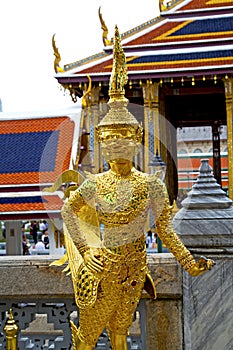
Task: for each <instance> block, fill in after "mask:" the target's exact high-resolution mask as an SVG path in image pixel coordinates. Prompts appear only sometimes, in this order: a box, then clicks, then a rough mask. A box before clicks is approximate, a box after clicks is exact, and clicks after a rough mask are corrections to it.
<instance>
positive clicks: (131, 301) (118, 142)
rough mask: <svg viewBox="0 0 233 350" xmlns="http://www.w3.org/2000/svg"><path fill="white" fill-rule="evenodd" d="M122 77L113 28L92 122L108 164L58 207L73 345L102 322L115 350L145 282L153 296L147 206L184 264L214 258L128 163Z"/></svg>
mask: <svg viewBox="0 0 233 350" xmlns="http://www.w3.org/2000/svg"><path fill="white" fill-rule="evenodd" d="M126 82H127V70H126V63H125V55H124V52H123V50H122V47H121V42H120V36H119V32H118V29H117V27H116V30H115V42H114V56H113V70H112V75H111V79H110V89H109V96H110V101H109V105H110V111H109V112H108V114H107V115H106V116H105V117H104V118H103V119H102V121H101V122H100V123H99V124H98V127H97V129H96V132H97V136H98V140H99V142H100V144H101V147H102V152H103V155H104V157H105V159H106V160H107V161H108V163H109V166H110V170H108V171H106V172H103V173H99V174H95V175H91V174H90V175H89V176H88V177H87V179H86V180H85V181H84V182H83V183H82V184H81V185H80V186H79V187H78V188H77V189H76V190H75V191H74V192H73V193H72V194H71V196H70V198H69V199H68V201H67V202H66V203H65V204H64V206H63V209H62V217H63V219H64V230H65V234H66V249H67V255H68V260H69V268H70V270H71V274H72V281H73V285H74V292H75V299H76V303H77V306H78V308H79V311H80V322H79V327H78V328H76V326H75V325H74V324H73V323H72V339H73V345H74V349H75V350H91V349H93V348H94V347H95V344H96V342H97V339H98V337H99V336H100V334H101V333H102V331H103V329H104V328H106V329H107V331H108V334H109V337H110V341H111V346H112V348H113V349H114V350H127V341H126V336H127V334H128V329H129V327H130V326H131V324H132V319H133V315H134V312H135V310H136V307H137V304H138V301H139V299H140V297H141V293H142V290H143V288H145V289H146V290H147V291H148V292H149V294H150V295H151V296H152V297H153V298H155V297H156V294H155V289H154V286H153V281H152V278H151V277H150V274H149V271H148V267H147V258H146V249H145V234H144V231H145V225H146V221H147V218H148V212H149V210H150V208H151V209H152V211H153V215H154V219H155V222H156V232H157V234H158V236H159V237H160V238H161V240H162V241H163V243H164V244H165V245H166V246H167V247H168V249H169V251H170V252H171V253H173V255H174V256H175V257H176V259H177V260H178V261H179V263H180V264H181V265H182V266H183V268H184V269H185V270H186V271H188V272H189V273H190V274H191V275H192V276H198V275H200V274H202V273H204V272H205V271H207V270H209V269H210V268H211V267H212V264H213V261H212V260H207V259H204V258H201V259H200V260H199V261H197V262H196V261H195V260H194V258H193V256H192V255H191V253H190V252H189V250H188V249H187V248H186V247H185V246H184V245H183V243H182V242H181V241H180V239H179V238H178V236H177V235H176V233H175V232H174V230H173V227H172V223H171V207H170V206H169V200H168V195H167V191H166V188H165V185H164V183H163V182H162V181H161V180H160V176H159V175H157V174H155V175H149V174H146V173H143V172H140V171H138V170H136V169H135V168H134V166H133V163H132V160H133V157H134V156H135V155H136V154H137V153H138V151H139V147H140V144H141V141H142V128H141V126H140V125H139V123H138V122H137V120H136V119H135V118H134V116H133V115H132V114H131V113H130V112H129V111H128V109H127V103H128V100H127V99H126V98H125V97H124V85H125V84H126ZM100 226H101V227H102V228H103V230H100Z"/></svg>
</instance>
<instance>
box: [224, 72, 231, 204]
mask: <svg viewBox="0 0 233 350" xmlns="http://www.w3.org/2000/svg"><path fill="white" fill-rule="evenodd" d="M224 86H225V99H226V117H227V147H228V195H229V197H230V198H231V199H232V200H233V142H232V137H233V135H232V118H233V99H232V94H233V89H232V79H225V80H224Z"/></svg>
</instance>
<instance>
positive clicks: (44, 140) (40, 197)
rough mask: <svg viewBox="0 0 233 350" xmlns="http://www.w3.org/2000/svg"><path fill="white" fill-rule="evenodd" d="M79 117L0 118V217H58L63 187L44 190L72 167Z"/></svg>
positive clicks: (3, 218) (9, 116)
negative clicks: (61, 188)
mask: <svg viewBox="0 0 233 350" xmlns="http://www.w3.org/2000/svg"><path fill="white" fill-rule="evenodd" d="M77 128H79V117H78V116H77V115H76V120H75V118H74V116H69V115H59V116H58V115H52V116H48V117H39V116H27V117H26V116H24V115H22V116H20V117H19V116H14V115H12V114H11V115H7V114H5V113H1V119H0V144H1V158H0V184H1V185H0V220H10V219H11V220H12V219H14V220H21V219H30V218H46V217H48V216H52V217H58V216H59V215H60V210H61V207H62V205H63V201H62V197H63V193H62V191H57V192H54V193H46V192H45V193H44V192H42V189H43V188H44V187H45V186H49V185H50V184H53V183H54V182H55V180H56V179H57V178H58V176H59V175H60V174H61V173H62V172H63V171H65V170H68V169H69V168H70V165H71V163H72V157H73V156H74V150H73V149H72V148H73V144H74V135H75V130H76V129H77Z"/></svg>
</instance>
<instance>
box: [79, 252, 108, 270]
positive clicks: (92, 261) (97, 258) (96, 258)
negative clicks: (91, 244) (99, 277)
mask: <svg viewBox="0 0 233 350" xmlns="http://www.w3.org/2000/svg"><path fill="white" fill-rule="evenodd" d="M83 260H84V264H85V265H86V267H87V268H88V269H89V270H90V271H91V272H92V273H98V272H101V271H103V268H104V266H103V261H102V252H101V249H97V248H90V249H89V250H88V251H87V252H85V254H84V256H83Z"/></svg>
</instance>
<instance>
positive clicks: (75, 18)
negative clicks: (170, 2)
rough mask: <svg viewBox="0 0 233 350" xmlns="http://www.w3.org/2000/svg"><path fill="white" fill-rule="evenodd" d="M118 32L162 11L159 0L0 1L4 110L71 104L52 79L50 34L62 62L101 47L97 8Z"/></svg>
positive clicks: (0, 75) (0, 87)
mask: <svg viewBox="0 0 233 350" xmlns="http://www.w3.org/2000/svg"><path fill="white" fill-rule="evenodd" d="M99 6H101V12H102V15H103V18H104V20H105V23H106V25H107V27H108V29H109V38H111V37H112V36H113V34H114V27H115V24H117V25H118V27H119V30H120V32H125V31H127V30H129V29H131V28H133V27H135V26H137V25H139V24H142V23H144V22H146V21H148V20H150V19H152V18H154V17H156V16H157V15H158V13H159V10H158V0H157V1H156V0H144V1H141V0H140V1H139V0H117V1H113V0H85V1H80V0H66V1H64V0H63V1H61V0H40V1H39V0H20V1H19V0H2V1H0V16H1V17H0V50H1V54H0V98H1V100H2V107H3V112H22V111H30V112H33V111H34V112H36V111H44V110H50V111H51V110H58V109H60V108H63V107H64V108H66V107H69V106H73V103H72V102H71V100H70V98H69V97H68V96H67V97H64V96H63V93H62V92H61V91H60V89H59V84H58V83H57V81H56V79H55V78H54V74H55V73H54V69H53V62H54V55H53V49H52V43H51V42H52V35H53V34H54V33H56V37H55V40H56V45H57V47H58V49H59V52H60V55H61V58H62V61H61V63H60V65H61V66H63V65H64V64H67V63H71V62H74V61H76V60H78V59H81V58H84V57H87V56H89V55H91V54H95V53H98V52H101V51H102V49H103V44H102V30H101V26H100V22H99V17H98V8H99Z"/></svg>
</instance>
